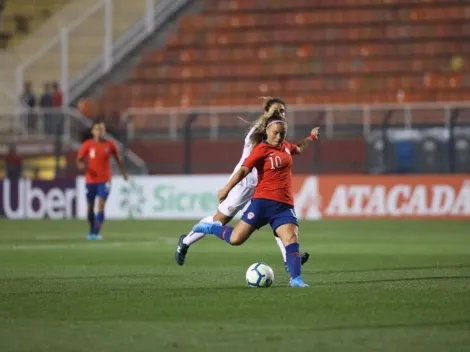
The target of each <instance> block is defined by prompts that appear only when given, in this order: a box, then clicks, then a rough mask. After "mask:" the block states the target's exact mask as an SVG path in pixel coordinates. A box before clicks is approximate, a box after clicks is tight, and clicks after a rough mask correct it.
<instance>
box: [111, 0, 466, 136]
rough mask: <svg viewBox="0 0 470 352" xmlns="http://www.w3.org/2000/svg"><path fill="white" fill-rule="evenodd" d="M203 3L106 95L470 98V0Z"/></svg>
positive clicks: (159, 101) (145, 100)
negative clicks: (467, 0)
mask: <svg viewBox="0 0 470 352" xmlns="http://www.w3.org/2000/svg"><path fill="white" fill-rule="evenodd" d="M205 5H206V6H205V10H204V11H203V12H202V13H200V14H191V15H187V16H185V17H183V18H182V19H181V21H180V23H179V27H178V29H177V30H176V32H175V33H174V34H173V35H172V36H171V37H170V39H169V40H168V42H167V45H166V46H165V47H164V48H161V49H158V50H151V51H147V52H145V53H144V54H143V56H142V60H141V62H140V63H139V65H138V66H137V67H136V68H135V69H134V70H133V72H132V74H131V77H130V78H129V81H128V82H127V85H128V86H129V87H131V88H130V90H128V91H125V90H123V91H120V90H119V89H118V88H116V87H115V88H111V89H109V90H105V93H104V94H105V96H104V99H105V100H106V99H109V100H113V99H115V97H116V96H119V97H122V99H121V102H120V105H119V106H121V105H123V104H125V103H124V102H123V101H126V99H125V98H124V96H126V95H128V96H130V98H129V99H128V100H127V102H128V103H129V104H130V103H131V102H132V104H135V106H147V107H155V106H161V107H179V106H189V105H194V106H204V105H214V106H223V105H246V102H247V100H250V99H253V98H255V97H257V96H260V95H279V96H282V97H285V98H286V100H287V101H288V102H289V103H300V104H331V103H364V104H366V103H379V102H415V101H434V100H443V101H445V100H465V99H468V94H466V92H467V91H468V90H469V89H470V79H469V78H468V73H467V72H468V62H467V61H468V60H466V58H468V56H469V54H470V46H468V45H466V42H467V41H468V40H470V26H468V24H467V22H468V20H469V18H470V3H462V2H458V1H444V0H426V1H422V0H403V1H400V6H396V2H395V1H391V0H390V1H380V2H378V1H373V0H335V1H332V0H321V1H320V0H318V1H310V0H290V1H272V2H266V1H256V0H229V1H220V0H207V1H205ZM118 91H119V92H120V93H118ZM123 92H124V93H123ZM155 118H157V117H155ZM141 123H142V122H141ZM142 128H145V124H143V125H142Z"/></svg>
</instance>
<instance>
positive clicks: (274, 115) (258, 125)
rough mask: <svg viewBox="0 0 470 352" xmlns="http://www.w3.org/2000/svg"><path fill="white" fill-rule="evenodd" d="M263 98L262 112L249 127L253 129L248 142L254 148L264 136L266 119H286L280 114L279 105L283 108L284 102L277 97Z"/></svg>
mask: <svg viewBox="0 0 470 352" xmlns="http://www.w3.org/2000/svg"><path fill="white" fill-rule="evenodd" d="M263 99H265V103H264V113H263V115H261V116H260V117H258V119H257V120H256V121H254V122H253V124H252V125H251V127H250V129H252V128H254V129H255V130H254V131H253V132H252V133H251V135H250V144H251V147H252V148H254V147H256V146H257V145H258V144H260V143H261V141H262V140H263V139H265V138H266V128H267V125H268V120H269V119H271V120H272V121H274V120H279V121H286V119H285V118H284V117H283V115H282V114H281V111H280V110H281V106H282V107H283V108H285V106H286V104H285V103H284V101H282V100H281V99H279V98H272V97H263Z"/></svg>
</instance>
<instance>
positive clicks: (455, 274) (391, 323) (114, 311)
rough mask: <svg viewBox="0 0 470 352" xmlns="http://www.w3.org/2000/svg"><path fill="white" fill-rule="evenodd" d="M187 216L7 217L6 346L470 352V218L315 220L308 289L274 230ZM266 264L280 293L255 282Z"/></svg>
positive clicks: (305, 232)
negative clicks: (196, 238)
mask: <svg viewBox="0 0 470 352" xmlns="http://www.w3.org/2000/svg"><path fill="white" fill-rule="evenodd" d="M190 226H192V222H185V221H175V222H170V221H108V222H106V223H105V226H104V232H103V235H104V240H103V241H102V242H87V241H86V240H85V233H86V230H87V226H86V223H85V222H79V221H7V220H0V295H1V300H0V350H1V351H2V352H7V351H35V352H40V351H47V352H51V351H61V352H66V351H87V352H88V351H92V352H98V351H110V352H116V351H126V352H129V351H221V350H222V351H240V350H243V351H287V350H289V349H293V350H295V351H361V352H363V351H401V352H404V351H470V223H469V222H463V221H462V222H458V221H452V222H451V221H449V222H445V221H382V220H375V221H373V220H370V221H334V222H333V221H321V222H311V223H309V222H302V223H301V249H302V251H309V252H310V253H311V257H310V261H309V262H308V263H307V264H306V265H305V266H304V267H303V269H304V276H305V281H306V282H307V283H309V284H311V287H310V288H308V289H300V288H288V287H286V285H287V282H288V278H289V277H288V274H287V273H286V272H285V271H284V268H283V263H282V260H281V256H280V252H279V250H278V247H277V246H276V244H275V241H274V240H273V239H272V235H271V234H270V232H269V231H268V230H267V229H266V230H263V231H260V232H259V233H256V234H254V235H253V236H252V238H251V239H250V240H249V241H248V242H247V243H246V244H245V245H244V246H241V247H230V246H228V245H227V244H226V243H224V242H222V241H220V240H218V239H216V238H212V237H210V238H206V239H204V240H203V241H201V242H200V243H198V244H196V245H195V246H194V247H192V248H191V249H190V252H189V254H188V258H187V263H186V265H185V266H183V267H179V266H177V265H176V264H175V261H174V250H175V247H176V242H177V239H178V237H179V235H180V234H181V233H183V232H185V231H186V230H187V229H188V228H190ZM256 261H264V262H266V263H268V264H269V265H271V266H272V267H273V269H274V273H275V280H274V285H273V287H271V288H268V289H254V288H247V287H245V282H244V279H245V271H246V269H247V268H248V266H249V265H250V264H252V263H254V262H256Z"/></svg>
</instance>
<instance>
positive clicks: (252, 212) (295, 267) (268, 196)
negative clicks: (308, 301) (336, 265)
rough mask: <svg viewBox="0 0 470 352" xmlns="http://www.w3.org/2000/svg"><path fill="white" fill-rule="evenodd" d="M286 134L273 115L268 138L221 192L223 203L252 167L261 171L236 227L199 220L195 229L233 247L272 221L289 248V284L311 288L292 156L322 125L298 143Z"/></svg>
mask: <svg viewBox="0 0 470 352" xmlns="http://www.w3.org/2000/svg"><path fill="white" fill-rule="evenodd" d="M286 134H287V123H286V121H285V120H284V119H282V118H281V116H280V115H279V114H273V116H272V117H270V118H269V119H268V120H267V121H266V128H265V138H264V139H263V140H262V141H260V143H259V144H257V145H256V146H255V147H254V148H253V150H252V152H251V154H250V155H249V156H248V158H247V159H246V160H245V161H244V162H243V164H242V166H241V167H240V168H239V169H238V171H237V172H236V173H235V174H234V175H233V176H232V178H231V179H230V181H229V182H228V183H227V185H226V186H225V187H224V188H223V189H221V190H220V191H219V193H218V198H219V201H220V202H223V201H224V200H225V199H226V198H227V197H228V196H229V194H230V191H231V190H232V189H233V188H234V187H235V186H236V185H237V184H238V183H239V182H240V181H242V180H243V179H244V178H245V177H246V176H247V175H249V174H250V172H251V170H253V169H255V168H256V170H257V171H258V185H257V186H256V189H255V193H254V195H253V198H252V200H251V203H250V205H249V207H248V209H247V210H246V211H245V213H244V214H243V216H242V218H241V220H240V221H239V222H238V223H237V225H236V226H235V228H233V227H231V226H223V225H222V224H221V223H220V222H215V223H214V222H213V223H199V224H197V225H195V226H194V227H193V231H194V232H203V233H205V234H214V235H216V236H217V237H219V238H220V239H222V240H224V241H225V242H227V243H229V244H231V245H233V246H239V245H241V244H243V243H244V242H245V241H246V240H247V239H248V238H249V237H250V236H251V234H252V233H253V232H254V231H255V230H258V229H259V228H261V227H263V226H265V225H267V224H269V225H270V226H271V228H272V229H273V231H274V232H275V234H276V235H277V236H278V237H279V238H280V239H281V241H282V243H283V244H284V246H285V249H286V253H287V260H286V261H287V266H288V267H289V274H290V276H291V280H290V282H289V285H290V286H291V287H308V285H307V284H306V283H304V281H303V279H302V277H301V258H300V253H299V238H298V222H297V217H296V215H295V212H294V192H293V189H292V155H294V154H299V153H301V152H303V151H304V150H305V148H306V147H307V146H308V145H309V144H310V143H311V142H312V141H314V140H316V139H317V138H318V127H316V128H314V129H312V131H311V135H310V136H309V137H307V138H305V139H304V140H303V141H302V142H301V143H299V144H297V145H295V144H291V143H289V142H287V141H285V137H286Z"/></svg>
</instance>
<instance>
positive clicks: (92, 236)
mask: <svg viewBox="0 0 470 352" xmlns="http://www.w3.org/2000/svg"><path fill="white" fill-rule="evenodd" d="M86 239H87V240H88V241H101V240H102V239H103V237H101V235H95V234H94V233H90V234H88V235H87V236H86Z"/></svg>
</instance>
